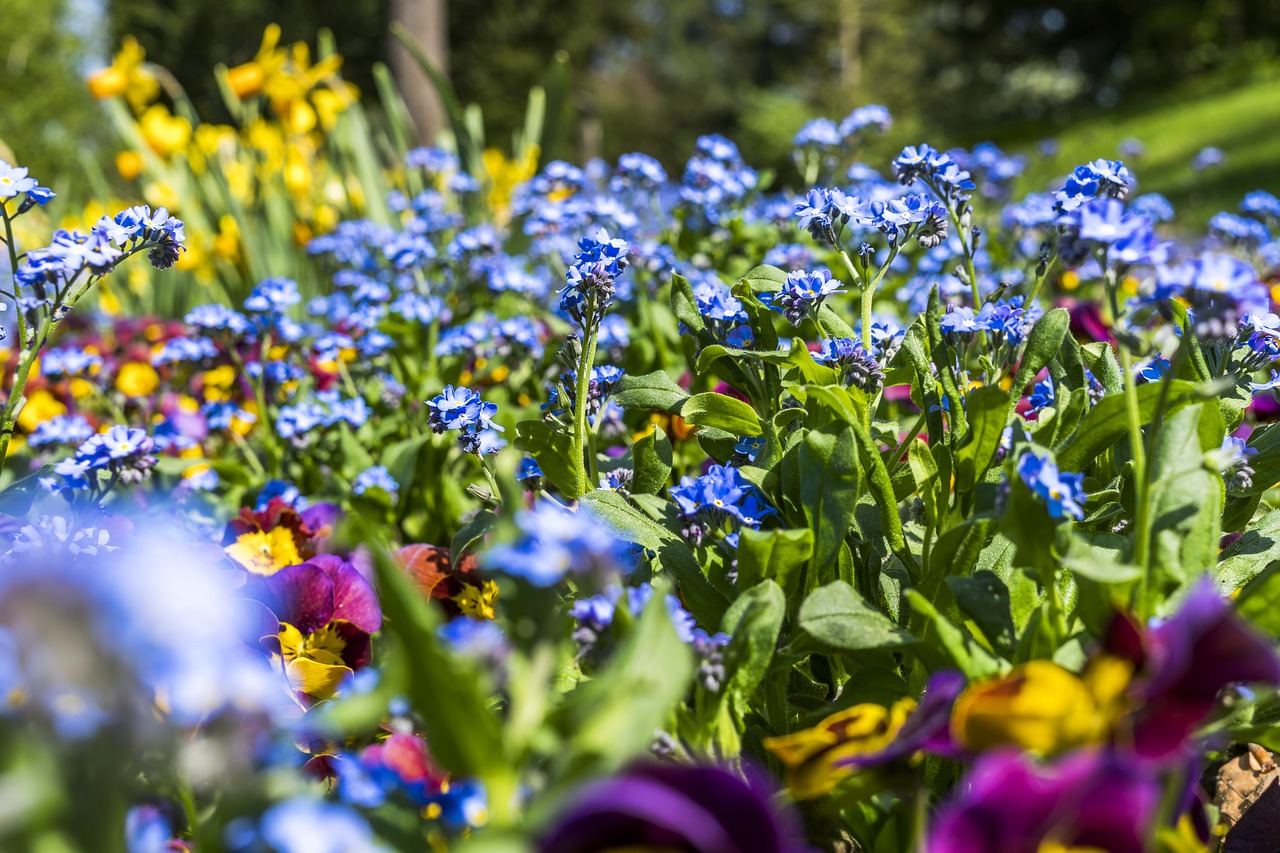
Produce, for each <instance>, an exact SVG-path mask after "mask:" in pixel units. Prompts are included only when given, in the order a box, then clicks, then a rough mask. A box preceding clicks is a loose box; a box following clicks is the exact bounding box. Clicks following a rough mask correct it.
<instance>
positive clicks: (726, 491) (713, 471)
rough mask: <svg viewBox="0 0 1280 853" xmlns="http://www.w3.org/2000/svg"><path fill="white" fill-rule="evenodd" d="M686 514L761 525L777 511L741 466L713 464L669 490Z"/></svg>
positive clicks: (745, 525)
mask: <svg viewBox="0 0 1280 853" xmlns="http://www.w3.org/2000/svg"><path fill="white" fill-rule="evenodd" d="M669 492H670V495H671V499H672V500H673V501H675V502H676V506H677V507H679V509H680V514H681V515H682V516H684V517H685V518H695V517H700V518H705V519H708V520H709V521H711V522H713V523H719V522H720V521H722V520H725V519H732V520H733V521H734V522H735V523H736V524H738V525H741V526H743V527H750V528H753V529H754V528H758V527H759V526H760V524H761V522H763V520H764V519H765V518H767V517H769V516H770V515H775V514H777V510H776V509H774V508H773V507H771V506H769V505H768V504H766V503H765V502H764V496H763V495H762V494H761V492H760V489H759V488H757V487H756V486H755V484H754V483H752V482H750V481H749V480H747V478H746V477H743V476H742V472H740V471H739V470H738V469H737V468H732V467H730V466H727V465H712V466H710V467H709V468H707V470H706V473H704V474H702V475H700V476H698V477H689V476H684V477H681V478H680V484H679V485H677V486H672V487H671V489H670V490H669Z"/></svg>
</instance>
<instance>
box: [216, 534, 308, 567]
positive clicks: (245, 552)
mask: <svg viewBox="0 0 1280 853" xmlns="http://www.w3.org/2000/svg"><path fill="white" fill-rule="evenodd" d="M222 550H223V551H225V552H226V554H227V556H228V557H230V558H231V559H233V560H235V561H236V562H237V563H239V564H240V565H242V566H244V567H245V568H246V569H248V570H249V571H251V572H253V573H254V574H255V575H274V574H275V573H276V572H278V571H280V570H281V569H283V568H287V567H288V566H296V565H298V563H300V562H302V558H301V557H300V556H299V555H298V546H297V545H295V544H294V541H293V534H292V533H291V532H289V529H288V528H286V527H277V528H275V529H274V530H265V531H264V530H251V531H249V532H248V533H242V534H240V535H239V536H237V537H236V541H234V542H232V543H231V544H230V545H228V546H226V547H225V548H223V549H222Z"/></svg>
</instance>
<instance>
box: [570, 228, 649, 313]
mask: <svg viewBox="0 0 1280 853" xmlns="http://www.w3.org/2000/svg"><path fill="white" fill-rule="evenodd" d="M630 249H631V247H630V245H629V244H628V243H627V241H626V240H623V239H621V238H611V237H610V236H609V232H608V231H607V230H605V229H604V228H600V229H598V230H597V231H596V233H595V234H594V235H592V236H590V237H583V238H582V240H581V241H580V242H579V243H578V253H577V254H576V255H574V257H573V266H571V267H569V272H568V273H567V274H566V276H565V281H566V284H565V286H564V287H563V288H561V290H560V310H561V311H564V312H565V313H566V314H568V315H569V316H570V317H572V318H573V319H574V320H575V321H576V322H577V323H578V325H579V326H580V327H582V328H583V329H584V330H586V329H587V328H589V327H593V324H595V323H598V322H599V321H600V317H601V316H603V314H604V312H605V310H606V309H607V308H608V306H609V303H610V302H611V301H612V300H613V294H614V289H615V283H616V281H617V278H618V276H620V275H621V274H622V271H623V270H625V269H626V268H627V265H628V264H629V263H630V261H629V259H628V257H627V253H628V252H629V251H630Z"/></svg>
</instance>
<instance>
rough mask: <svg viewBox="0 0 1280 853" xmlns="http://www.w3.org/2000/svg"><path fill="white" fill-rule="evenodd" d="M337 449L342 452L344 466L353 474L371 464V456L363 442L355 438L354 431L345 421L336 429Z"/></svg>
mask: <svg viewBox="0 0 1280 853" xmlns="http://www.w3.org/2000/svg"><path fill="white" fill-rule="evenodd" d="M338 449H339V450H340V451H341V452H342V462H343V466H344V468H345V469H346V470H347V471H350V472H352V474H353V475H354V474H357V473H359V472H361V471H363V470H364V469H366V468H368V467H370V466H372V465H373V457H372V456H370V455H369V451H368V450H367V449H366V448H365V445H364V442H362V441H360V440H359V439H358V438H356V434H355V431H354V430H352V429H351V427H350V426H348V425H347V424H345V423H343V424H342V426H341V428H340V429H339V430H338Z"/></svg>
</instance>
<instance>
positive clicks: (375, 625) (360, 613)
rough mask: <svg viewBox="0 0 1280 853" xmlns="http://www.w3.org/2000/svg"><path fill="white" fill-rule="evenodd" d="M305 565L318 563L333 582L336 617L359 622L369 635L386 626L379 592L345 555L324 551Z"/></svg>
mask: <svg viewBox="0 0 1280 853" xmlns="http://www.w3.org/2000/svg"><path fill="white" fill-rule="evenodd" d="M303 565H311V566H316V567H318V568H319V569H321V570H322V571H324V573H325V574H326V575H328V576H329V579H330V580H332V581H333V616H332V618H334V619H343V620H346V621H347V622H350V623H351V624H352V625H355V626H356V627H357V628H359V629H360V630H361V631H364V632H365V633H366V634H372V633H374V632H375V631H377V630H378V629H379V628H381V627H382V608H381V607H380V606H379V605H378V596H377V593H375V592H374V591H373V587H372V586H370V584H369V582H368V581H367V580H365V579H364V576H363V575H361V574H360V571H359V570H358V569H356V567H355V566H353V565H351V564H350V563H348V562H347V561H345V560H343V559H342V558H341V557H335V556H332V555H330V554H321V555H320V556H318V557H313V558H311V559H310V560H308V561H307V562H306V563H304V564H303Z"/></svg>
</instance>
